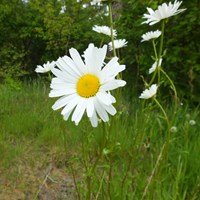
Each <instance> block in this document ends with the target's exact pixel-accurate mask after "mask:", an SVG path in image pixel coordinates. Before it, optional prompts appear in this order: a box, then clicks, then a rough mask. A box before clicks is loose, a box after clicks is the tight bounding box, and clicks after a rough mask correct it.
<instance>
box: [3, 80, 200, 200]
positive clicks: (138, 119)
mask: <svg viewBox="0 0 200 200" xmlns="http://www.w3.org/2000/svg"><path fill="white" fill-rule="evenodd" d="M0 91H1V92H0V102H1V110H0V155H1V160H0V183H1V184H0V199H5V200H6V199H8V200H12V199H15V200H16V199H45V198H46V199H69V200H70V199H78V197H79V196H80V199H86V196H85V189H86V187H85V185H87V184H88V183H89V182H84V177H88V180H90V181H91V185H90V189H91V197H90V198H91V199H105V200H107V199H109V198H110V199H113V200H115V199H116V200H125V199H131V200H132V199H134V200H137V199H142V198H143V199H147V200H148V199H149V200H160V199H161V200H195V199H196V200H198V199H200V176H199V169H200V160H199V158H198V157H199V155H200V126H199V124H198V121H199V119H200V117H199V111H198V109H195V108H193V109H191V108H190V107H189V105H182V106H179V109H178V111H177V114H176V116H175V118H174V119H173V120H172V109H171V108H170V107H169V108H168V109H167V110H166V111H167V113H168V116H169V117H170V120H171V126H176V127H177V132H173V133H171V140H170V145H169V147H168V148H166V149H165V151H164V153H163V154H162V156H161V157H159V155H160V152H161V149H162V148H163V145H164V143H165V141H166V138H167V133H166V127H167V126H166V123H165V120H164V119H163V117H162V113H161V112H160V110H159V109H156V108H152V109H151V110H146V111H145V112H142V111H141V108H140V107H141V106H140V102H139V103H138V102H137V104H136V102H135V100H134V101H133V102H131V103H130V102H129V107H126V105H128V104H127V103H124V104H123V105H124V106H121V108H120V109H119V110H120V111H119V112H118V113H119V114H118V115H117V116H116V118H115V121H114V122H113V124H114V125H113V129H112V132H111V135H110V143H108V144H107V146H106V148H105V146H103V143H102V141H103V140H102V137H103V127H104V126H103V124H102V123H100V125H99V126H98V128H96V129H93V128H91V127H90V125H89V123H88V120H87V119H83V120H82V121H81V123H80V125H79V126H78V127H77V126H75V125H74V124H73V123H71V122H70V120H69V121H68V122H65V121H64V120H63V119H62V116H61V115H60V111H57V112H55V111H53V110H52V109H51V106H52V105H53V103H54V101H55V99H50V98H49V97H48V92H49V88H48V86H46V85H45V84H42V83H39V82H33V83H31V84H30V83H26V84H23V86H22V88H21V90H13V89H11V88H9V87H8V86H5V85H0ZM191 119H192V120H195V121H196V122H197V123H196V124H195V125H190V123H189V121H190V120H191ZM107 128H109V127H108V126H107ZM101 150H103V155H101V156H100V159H99V162H98V165H97V167H96V169H95V171H94V172H93V174H88V173H89V172H90V171H89V170H90V169H91V167H92V166H93V163H94V162H95V161H96V158H97V157H98V156H99V154H100V152H101ZM108 163H111V165H109V166H108ZM156 163H158V166H157V167H155V166H156ZM110 166H112V171H111V170H110V169H111V168H110ZM109 172H110V177H109ZM73 178H75V179H76V185H74V183H73ZM151 178H152V179H151ZM150 179H151V182H150V184H149V186H148V187H147V185H148V181H149V180H150ZM108 185H109V186H108ZM75 186H76V187H77V190H78V191H79V195H77V194H76V196H75V195H74V194H75V193H76V192H75ZM145 188H146V192H145ZM16 197H17V198H16Z"/></svg>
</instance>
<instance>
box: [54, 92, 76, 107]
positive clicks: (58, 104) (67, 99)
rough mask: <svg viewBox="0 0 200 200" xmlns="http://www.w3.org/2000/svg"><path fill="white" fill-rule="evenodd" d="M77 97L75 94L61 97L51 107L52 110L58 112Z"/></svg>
mask: <svg viewBox="0 0 200 200" xmlns="http://www.w3.org/2000/svg"><path fill="white" fill-rule="evenodd" d="M75 96H77V94H72V95H69V96H63V97H61V98H60V99H58V100H57V101H56V102H55V103H54V104H53V106H52V109H53V110H58V109H60V108H62V107H64V106H65V105H67V104H68V103H69V102H70V101H71V100H72V99H74V97H75Z"/></svg>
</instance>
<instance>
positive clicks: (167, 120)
mask: <svg viewBox="0 0 200 200" xmlns="http://www.w3.org/2000/svg"><path fill="white" fill-rule="evenodd" d="M153 99H154V101H155V102H156V104H157V105H158V107H159V108H160V109H161V111H162V113H163V115H164V117H165V120H166V122H167V126H168V130H169V128H170V125H169V119H168V117H167V114H166V112H165V110H164V108H163V107H162V106H161V104H160V103H159V101H158V100H157V99H156V98H155V97H154V98H153Z"/></svg>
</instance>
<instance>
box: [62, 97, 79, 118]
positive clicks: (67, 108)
mask: <svg viewBox="0 0 200 200" xmlns="http://www.w3.org/2000/svg"><path fill="white" fill-rule="evenodd" d="M79 99H80V98H79V97H76V98H74V99H73V100H72V101H70V102H69V103H68V104H67V105H66V106H65V107H64V109H63V110H62V112H61V114H62V115H66V114H67V113H68V112H70V111H72V110H73V109H74V108H75V107H76V105H77V104H78V102H79Z"/></svg>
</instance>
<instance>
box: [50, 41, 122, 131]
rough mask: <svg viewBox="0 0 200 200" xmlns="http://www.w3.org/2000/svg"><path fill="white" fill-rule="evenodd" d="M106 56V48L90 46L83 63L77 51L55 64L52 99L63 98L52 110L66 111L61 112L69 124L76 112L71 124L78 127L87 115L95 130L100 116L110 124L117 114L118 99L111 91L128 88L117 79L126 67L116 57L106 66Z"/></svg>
mask: <svg viewBox="0 0 200 200" xmlns="http://www.w3.org/2000/svg"><path fill="white" fill-rule="evenodd" d="M106 52H107V45H104V46H103V47H102V48H97V47H95V46H94V45H93V44H89V46H88V48H87V49H86V51H85V52H84V62H83V60H82V58H81V56H80V55H79V53H78V51H77V50H76V49H74V48H71V49H70V50H69V53H70V56H71V58H70V57H68V56H64V57H62V58H59V59H58V60H57V61H56V65H57V67H58V68H59V69H57V68H54V69H53V70H52V73H53V74H54V75H55V76H56V77H55V78H53V79H52V82H51V86H50V87H51V89H52V90H51V91H50V94H49V96H50V97H61V98H60V99H58V100H57V101H56V102H55V104H54V105H53V106H52V108H53V110H57V109H60V108H62V107H64V108H63V110H62V112H61V114H62V115H63V116H64V120H68V118H69V116H70V114H71V113H72V111H74V112H73V114H72V121H74V122H75V124H76V125H78V123H79V122H80V120H81V119H82V116H83V114H84V113H85V112H86V113H87V116H88V118H89V120H90V122H91V124H92V126H93V127H96V126H97V125H98V116H99V117H100V118H101V119H102V120H103V121H104V122H107V121H109V116H108V113H109V114H110V115H115V114H116V109H115V108H114V106H113V105H112V104H113V103H114V102H115V98H114V97H113V96H112V95H111V94H110V92H109V91H111V90H114V89H116V88H118V87H123V86H124V85H125V84H126V82H125V81H123V80H117V79H115V77H116V76H117V74H118V73H119V72H121V71H123V70H124V69H125V65H120V64H119V63H118V58H117V57H114V58H112V59H111V60H110V61H109V62H108V63H107V64H104V59H105V56H106ZM97 115H98V116H97Z"/></svg>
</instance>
